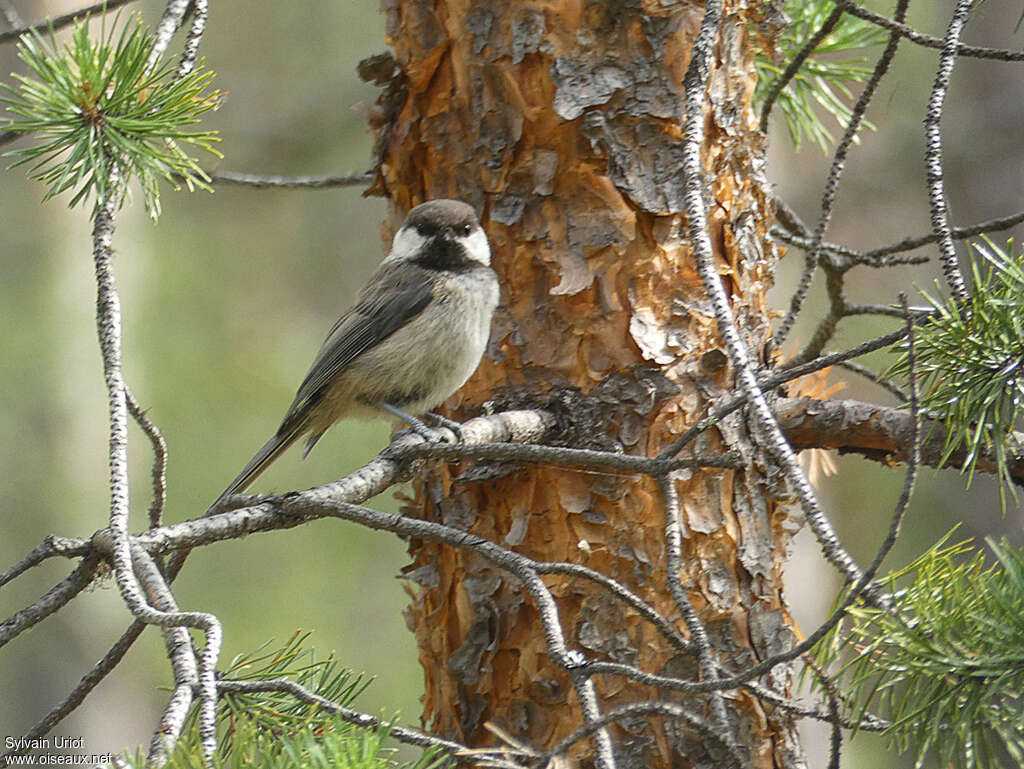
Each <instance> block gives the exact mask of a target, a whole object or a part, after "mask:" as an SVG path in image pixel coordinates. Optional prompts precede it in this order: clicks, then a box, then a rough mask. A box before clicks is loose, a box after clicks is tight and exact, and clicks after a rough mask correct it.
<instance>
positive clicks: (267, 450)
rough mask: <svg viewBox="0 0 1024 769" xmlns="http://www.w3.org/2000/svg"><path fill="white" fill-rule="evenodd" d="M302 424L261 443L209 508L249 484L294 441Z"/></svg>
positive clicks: (242, 489) (301, 430)
mask: <svg viewBox="0 0 1024 769" xmlns="http://www.w3.org/2000/svg"><path fill="white" fill-rule="evenodd" d="M304 426H305V425H303V424H301V423H300V424H297V425H296V426H295V428H294V429H292V430H289V431H288V432H282V431H278V433H277V435H275V436H274V437H273V438H271V439H270V440H269V441H267V442H266V443H265V444H263V448H261V449H260V450H259V451H257V452H256V456H254V457H253V458H252V459H250V460H249V464H247V465H246V466H245V467H244V468H243V469H242V472H240V473H239V474H238V476H237V477H236V478H235V480H233V481H231V483H230V484H228V487H227V488H226V489H224V491H222V492H221V494H220V496H219V497H217V499H216V500H215V501H214V503H213V504H212V505H210V508H211V509H212V508H214V507H216V506H217V505H219V504H220V503H221V502H222V501H224V499H225V497H229V496H231V495H232V494H241V493H242V492H243V491H245V490H246V489H247V488H249V485H250V484H251V483H252V482H253V481H255V480H256V479H257V478H258V477H259V476H260V474H261V473H262V472H263V471H264V470H266V469H267V467H269V466H270V463H271V462H273V461H274V460H275V459H277V458H278V456H280V454H281V452H283V451H284V450H285V449H287V448H288V447H289V446H291V445H292V444H293V443H295V440H296V438H298V437H299V436H300V435H301V434H302V432H303V427H304Z"/></svg>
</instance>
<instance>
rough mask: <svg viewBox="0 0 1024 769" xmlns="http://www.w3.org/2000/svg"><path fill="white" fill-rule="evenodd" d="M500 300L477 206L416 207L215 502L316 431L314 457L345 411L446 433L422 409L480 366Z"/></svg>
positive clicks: (310, 441)
mask: <svg viewBox="0 0 1024 769" xmlns="http://www.w3.org/2000/svg"><path fill="white" fill-rule="evenodd" d="M499 298H500V289H499V284H498V276H497V274H496V273H495V272H494V270H493V269H492V268H491V249H490V244H489V243H488V241H487V235H486V234H485V233H484V230H483V228H482V227H481V226H480V221H479V219H478V218H477V215H476V212H475V210H474V209H473V207H472V206H470V205H469V204H467V203H464V202H462V201H459V200H449V199H440V200H431V201H427V202H425V203H422V204H420V205H418V206H416V207H415V208H413V209H412V210H411V211H410V212H409V214H408V216H407V217H406V219H405V221H404V222H403V223H402V226H401V227H400V228H399V229H398V231H397V232H396V233H395V237H394V240H393V242H392V245H391V250H390V252H389V253H388V254H387V256H386V257H385V258H384V260H383V261H382V262H381V263H380V265H379V266H378V268H377V270H376V271H375V272H374V273H373V275H372V276H371V277H370V279H369V280H368V281H367V283H366V285H365V286H363V288H362V289H361V290H360V291H359V293H358V295H357V298H356V302H355V304H354V305H353V306H352V307H351V308H350V309H348V310H347V311H345V312H344V313H343V314H342V316H341V317H340V318H339V319H338V321H337V323H335V324H334V327H333V328H332V329H331V330H330V332H329V333H328V334H327V338H326V340H325V341H324V343H323V345H322V346H321V348H320V351H319V352H318V353H317V355H316V357H315V358H314V359H313V363H312V365H311V366H310V368H309V371H308V373H307V374H306V376H305V378H304V379H303V380H302V383H301V384H300V385H299V389H298V392H297V393H296V395H295V399H294V400H293V401H292V404H291V406H289V407H288V411H287V412H286V413H285V415H284V418H283V419H282V420H281V424H280V426H279V427H278V428H277V432H275V433H274V435H273V437H271V438H270V440H268V441H267V442H266V443H265V444H264V445H263V448H261V449H260V450H259V451H257V452H256V454H255V456H253V458H252V459H251V460H249V463H248V464H247V465H246V466H245V467H244V468H243V469H242V471H241V472H240V473H239V474H238V475H237V476H236V477H235V479H234V480H233V481H231V483H230V484H229V485H228V487H227V488H226V489H224V491H223V492H222V493H221V495H220V496H219V497H217V499H216V501H215V502H214V503H213V505H211V506H210V509H211V510H212V509H213V508H215V507H217V506H218V505H219V504H220V503H221V502H223V501H224V500H225V499H226V498H227V497H229V496H231V495H233V494H239V493H241V492H243V491H245V490H246V489H247V488H248V487H249V486H250V484H252V483H253V481H255V480H256V478H257V477H259V475H260V474H261V473H262V472H263V471H264V470H266V469H267V467H268V466H269V465H270V464H271V463H272V462H273V461H274V460H275V459H277V458H278V457H279V456H280V455H281V454H282V453H283V452H284V451H285V450H286V449H287V448H288V447H289V446H291V445H292V444H293V443H294V442H295V441H296V440H298V439H299V438H301V437H303V436H308V438H307V440H306V448H305V452H304V453H303V458H305V457H306V456H307V455H308V454H309V452H310V451H311V450H312V449H313V447H314V446H315V445H316V443H317V441H319V440H320V438H321V437H322V436H323V435H324V433H325V432H327V430H328V429H329V428H330V427H331V426H332V425H333V424H334V423H335V422H337V421H338V420H340V419H342V418H345V417H360V418H369V417H372V416H373V415H375V414H380V413H381V411H384V412H388V413H390V414H393V415H395V416H397V417H399V418H401V419H402V420H404V421H405V422H407V423H408V424H409V426H410V428H412V429H413V430H415V431H416V432H418V433H420V434H422V435H424V437H426V438H427V439H428V440H437V436H436V434H434V433H433V432H432V431H430V429H429V428H428V427H427V426H426V425H425V424H424V423H423V422H422V421H421V420H419V419H417V416H420V415H423V414H425V413H426V412H429V411H430V410H431V409H433V408H435V407H436V406H438V405H439V404H440V403H442V402H443V401H445V400H447V399H448V398H449V397H450V396H451V395H452V394H453V393H454V392H455V391H456V390H458V389H459V388H460V387H462V385H463V384H465V382H466V380H467V379H469V377H470V376H471V375H472V374H473V372H474V371H475V370H476V368H477V366H478V365H479V364H480V360H481V358H482V357H483V354H484V350H485V348H486V346H487V342H488V339H489V337H490V328H491V319H492V317H493V315H494V310H495V308H496V307H497V305H498V301H499Z"/></svg>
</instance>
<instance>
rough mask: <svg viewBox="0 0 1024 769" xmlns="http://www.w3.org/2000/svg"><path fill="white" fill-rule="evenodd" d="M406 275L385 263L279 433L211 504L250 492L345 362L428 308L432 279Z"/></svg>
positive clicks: (336, 331) (345, 318)
mask: <svg viewBox="0 0 1024 769" xmlns="http://www.w3.org/2000/svg"><path fill="white" fill-rule="evenodd" d="M402 274H403V275H404V278H400V277H398V276H396V275H394V273H393V271H392V270H389V269H388V268H387V266H385V267H384V268H382V270H381V272H378V274H377V276H375V280H372V281H371V282H370V284H369V285H367V287H366V288H365V289H364V290H363V293H362V295H361V300H360V301H359V302H358V303H357V304H356V306H355V307H353V308H352V309H351V310H349V311H348V312H346V313H345V314H344V315H342V316H341V318H339V319H338V322H337V323H335V324H334V328H332V329H331V332H330V333H329V334H328V335H327V339H326V340H325V341H324V344H323V346H322V347H321V348H320V352H319V353H317V356H316V359H315V360H314V361H313V365H312V366H311V367H310V369H309V373H307V374H306V378H305V379H303V380H302V384H301V385H299V391H298V393H297V394H296V396H295V400H294V401H293V402H292V405H291V407H289V409H288V413H287V414H285V417H284V420H283V421H282V422H281V426H280V427H279V428H277V433H276V434H275V435H274V437H273V438H271V439H270V440H269V441H267V442H266V443H265V444H264V446H263V448H261V449H260V450H259V451H258V452H256V456H254V457H253V458H252V459H250V460H249V464H247V465H246V466H245V468H244V469H243V470H242V472H240V473H239V474H238V477H236V478H235V479H234V480H233V481H232V482H231V484H230V485H229V486H228V487H227V488H226V489H224V491H223V492H222V493H221V495H220V496H219V497H217V501H216V502H214V503H213V505H212V506H211V507H213V506H216V505H217V504H218V503H219V502H221V500H223V499H224V498H225V497H227V496H230V495H231V494H239V493H241V492H243V491H245V490H246V489H247V488H248V487H249V484H251V483H252V482H253V481H255V480H256V478H257V477H259V475H260V473H262V472H263V471H264V470H265V469H266V468H267V466H268V465H270V463H271V462H273V461H274V460H275V459H277V457H278V456H279V455H280V454H281V452H283V451H284V450H285V449H287V448H288V447H289V446H291V445H292V444H293V443H294V442H295V441H296V439H297V438H299V437H300V436H301V435H302V434H303V433H305V432H306V430H307V428H308V425H309V420H308V417H309V412H310V411H311V410H312V408H313V407H314V406H315V405H316V404H317V403H318V402H319V400H320V396H321V394H322V391H323V389H324V388H325V387H326V386H327V385H328V384H329V383H330V382H331V381H332V380H333V379H334V377H335V376H337V375H338V373H340V372H341V371H342V369H344V368H345V366H347V365H348V364H350V363H351V362H352V361H353V360H355V359H356V358H357V357H358V356H359V355H361V354H362V353H363V352H365V351H366V350H369V349H370V348H371V347H373V346H375V345H377V344H380V343H381V342H383V341H384V340H385V339H387V338H388V337H389V336H391V335H392V334H393V333H395V332H396V331H397V330H398V329H400V328H401V327H402V326H404V325H405V324H406V323H408V322H409V321H410V320H412V319H413V318H414V317H416V316H417V315H419V314H420V313H421V312H423V310H424V308H425V307H426V306H427V305H428V304H429V303H430V299H431V296H432V291H431V288H430V284H429V282H428V281H427V280H425V279H424V278H425V276H424V275H422V274H421V273H420V271H418V270H413V271H410V270H408V269H406V270H403V271H402ZM321 435H322V433H321ZM319 437H320V435H314V436H313V437H312V438H311V439H310V441H309V446H308V447H307V448H306V452H307V453H308V452H309V449H311V448H312V447H313V444H315V443H316V441H317V439H318V438H319Z"/></svg>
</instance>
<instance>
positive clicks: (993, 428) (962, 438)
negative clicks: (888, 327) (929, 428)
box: [892, 239, 1024, 509]
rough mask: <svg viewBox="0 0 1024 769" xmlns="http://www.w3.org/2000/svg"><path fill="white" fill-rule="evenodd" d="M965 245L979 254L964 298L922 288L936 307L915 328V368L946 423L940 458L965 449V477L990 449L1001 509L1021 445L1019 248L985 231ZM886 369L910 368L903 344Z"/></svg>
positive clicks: (1023, 356)
mask: <svg viewBox="0 0 1024 769" xmlns="http://www.w3.org/2000/svg"><path fill="white" fill-rule="evenodd" d="M971 247H972V248H973V250H974V251H975V252H976V254H977V255H978V257H980V258H975V259H973V260H972V263H971V272H972V276H973V284H974V285H973V291H972V293H971V297H970V299H968V300H967V302H966V303H964V304H958V303H957V302H956V301H955V300H953V299H946V300H942V299H937V298H933V297H931V296H929V295H928V294H924V297H925V299H926V300H927V301H928V303H929V304H931V306H932V307H933V308H934V309H935V314H934V315H933V317H932V318H931V319H930V320H929V321H928V323H926V324H924V325H923V326H921V327H920V328H919V329H918V331H917V332H916V334H917V335H916V340H915V346H916V351H917V362H916V367H915V371H916V374H917V377H918V381H919V384H920V386H921V387H920V389H921V393H922V396H921V404H922V406H923V407H924V408H926V409H928V410H929V411H931V412H933V413H934V414H935V415H936V416H937V417H938V418H939V419H940V420H941V422H942V423H943V425H944V426H945V429H946V445H945V454H944V456H943V458H942V461H943V462H946V461H947V460H948V459H949V457H950V456H951V455H952V454H953V452H955V451H957V450H958V449H961V448H962V449H965V451H966V455H965V458H964V461H963V463H962V465H961V470H962V471H963V472H966V473H967V476H968V484H970V481H971V479H972V478H973V474H974V471H975V468H976V467H977V463H978V460H979V458H980V457H981V456H982V455H983V454H986V453H988V454H990V455H991V457H992V459H993V460H994V462H995V465H996V473H997V476H998V477H999V480H1000V481H1001V483H1000V496H1001V498H1002V501H1003V506H1004V509H1005V505H1006V498H1005V491H1006V490H1007V489H1009V490H1010V493H1011V494H1012V495H1013V497H1014V499H1016V498H1017V492H1016V489H1015V487H1014V484H1013V481H1012V478H1011V476H1010V462H1009V460H1010V458H1011V457H1012V456H1016V455H1017V454H1019V452H1020V450H1021V447H1020V446H1018V445H1017V443H1016V441H1015V440H1014V435H1013V430H1014V427H1015V426H1016V425H1017V422H1018V420H1019V418H1020V416H1021V405H1022V398H1024V370H1022V366H1024V326H1022V322H1021V306H1022V304H1024V261H1022V259H1024V255H1022V254H1019V253H1018V255H1017V256H1010V255H1008V253H1012V252H1013V241H1009V242H1008V244H1007V249H1006V250H1003V249H1000V248H999V247H997V246H996V245H994V244H993V243H992V242H991V241H989V240H988V239H985V240H984V243H972V244H971ZM892 372H893V373H896V374H900V375H903V376H906V375H907V374H908V366H907V357H906V352H905V347H904V352H903V354H902V356H901V358H900V360H899V361H897V363H896V364H895V365H894V366H893V369H892Z"/></svg>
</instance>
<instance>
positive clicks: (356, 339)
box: [281, 281, 433, 428]
mask: <svg viewBox="0 0 1024 769" xmlns="http://www.w3.org/2000/svg"><path fill="white" fill-rule="evenodd" d="M378 287H379V288H381V289H383V290H381V291H380V292H379V293H377V295H376V296H374V297H368V298H364V299H363V300H362V301H360V302H359V303H358V304H356V306H355V307H353V308H352V309H351V310H349V311H348V312H346V313H345V314H344V315H342V316H341V318H339V319H338V322H337V323H336V324H335V326H334V328H333V329H331V332H330V333H329V334H328V335H327V339H326V340H325V341H324V344H323V347H321V348H320V352H319V353H317V356H316V359H315V360H314V361H313V365H312V366H310V369H309V373H307V374H306V378H305V379H303V380H302V384H301V385H299V391H298V393H296V395H295V400H294V401H293V402H292V405H291V407H290V408H289V409H288V414H287V415H286V416H285V418H284V421H283V422H282V424H281V427H282V428H285V426H286V425H287V424H288V423H289V422H291V421H292V420H294V419H295V418H297V417H300V416H301V415H303V414H304V413H305V412H306V411H307V410H308V408H309V407H310V406H312V405H313V404H314V403H315V402H316V401H317V400H318V396H319V395H320V394H321V391H322V390H323V388H324V387H325V386H326V385H328V384H329V383H330V382H331V381H333V380H334V377H336V376H337V375H338V374H339V373H340V372H341V371H342V369H344V368H345V367H346V366H347V365H348V364H350V363H351V362H352V361H353V360H355V359H356V358H357V357H358V356H359V355H361V354H362V353H364V352H366V351H367V350H369V349H370V348H371V347H374V346H376V345H378V344H380V343H381V342H383V341H384V340H385V339H387V338H388V337H389V336H391V335H392V334H393V333H395V332H396V331H397V330H398V329H400V328H401V327H402V326H404V325H405V324H406V323H408V322H409V321H410V320H412V319H413V318H414V317H416V316H417V315H419V314H420V313H421V312H423V310H424V308H425V307H426V306H427V305H428V304H429V303H430V299H431V296H432V295H433V293H432V291H431V289H430V286H429V284H427V283H426V282H425V281H417V282H415V283H412V282H405V281H403V282H402V283H401V284H399V283H398V282H397V281H394V282H392V284H391V285H390V286H387V285H385V286H380V284H378Z"/></svg>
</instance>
